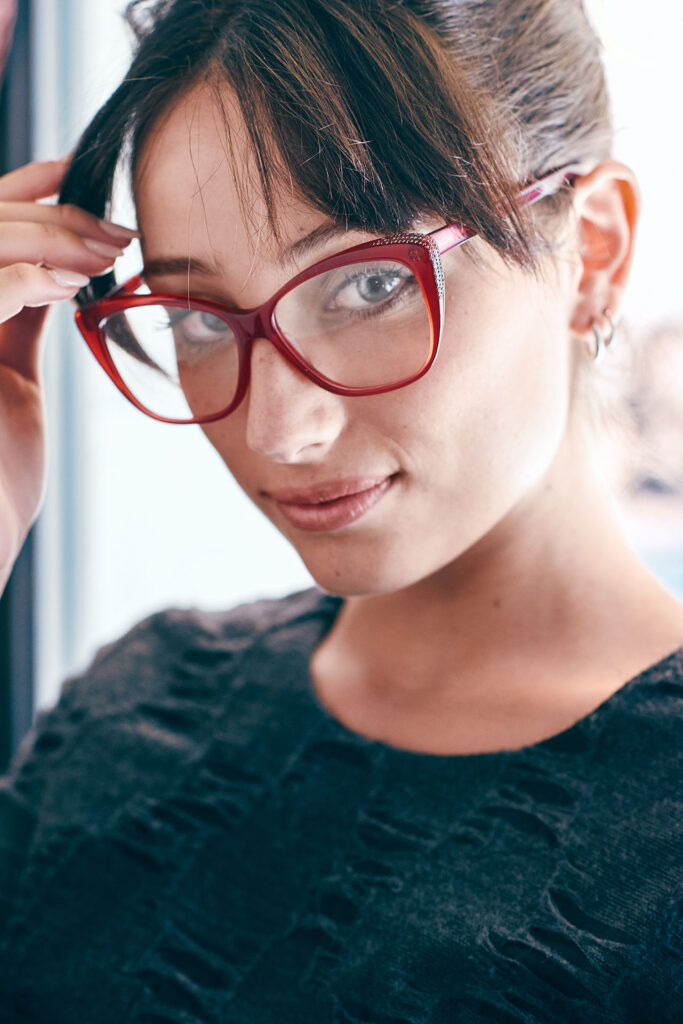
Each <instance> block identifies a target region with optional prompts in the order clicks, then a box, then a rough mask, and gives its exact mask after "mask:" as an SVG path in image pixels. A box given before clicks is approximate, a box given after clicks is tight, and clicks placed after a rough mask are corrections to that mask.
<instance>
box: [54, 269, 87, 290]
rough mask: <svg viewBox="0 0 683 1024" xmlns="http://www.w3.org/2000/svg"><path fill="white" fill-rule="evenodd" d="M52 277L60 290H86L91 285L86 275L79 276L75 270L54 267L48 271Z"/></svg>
mask: <svg viewBox="0 0 683 1024" xmlns="http://www.w3.org/2000/svg"><path fill="white" fill-rule="evenodd" d="M48 274H49V275H50V277H53V278H54V279H55V281H56V282H57V284H58V285H59V286H60V288H76V287H78V288H85V286H86V284H90V278H89V277H86V275H85V274H79V273H77V271H75V270H62V269H61V268H60V267H53V268H52V269H51V270H48Z"/></svg>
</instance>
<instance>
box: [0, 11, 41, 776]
mask: <svg viewBox="0 0 683 1024" xmlns="http://www.w3.org/2000/svg"><path fill="white" fill-rule="evenodd" d="M30 14H31V12H30V2H29V0H20V3H19V10H18V16H17V22H16V26H15V30H14V40H13V43H12V48H11V50H10V54H9V60H8V63H7V68H6V71H5V76H4V80H3V84H2V88H1V89H0V163H1V166H0V172H1V173H5V172H6V171H9V170H12V169H13V168H15V167H20V166H21V165H22V164H25V163H27V162H28V161H29V160H30V159H31V73H30V68H31V53H30ZM34 562H35V539H34V531H33V530H32V531H31V532H30V533H29V536H28V538H27V540H26V543H25V544H24V547H23V549H22V551H21V554H20V556H19V558H18V560H17V562H16V564H15V566H14V570H13V572H12V576H11V578H10V581H9V583H8V585H7V587H6V588H5V592H4V594H3V596H2V598H1V599H0V771H4V770H5V768H6V767H7V764H8V762H9V760H10V759H11V757H12V755H13V754H14V753H15V751H16V749H17V747H18V745H19V743H20V741H21V739H22V737H23V736H24V734H25V733H26V732H27V731H28V729H29V728H30V727H31V721H32V717H33V703H34V700H33V687H34V628H35V615H34V594H35V587H34Z"/></svg>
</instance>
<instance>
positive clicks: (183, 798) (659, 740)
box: [0, 588, 683, 1024]
mask: <svg viewBox="0 0 683 1024" xmlns="http://www.w3.org/2000/svg"><path fill="white" fill-rule="evenodd" d="M341 603H342V602H341V599H340V598H337V597H333V596H331V595H329V594H325V593H323V592H322V591H320V590H318V589H317V588H312V589H310V590H306V591H303V592H301V593H298V594H293V595H290V596H289V597H287V598H283V599H278V600H265V601H258V602H255V603H252V604H249V605H242V606H240V607H239V608H236V609H233V610H232V611H230V612H220V613H219V612H201V611H197V610H189V611H188V610H168V611H164V612H160V613H158V614H156V615H153V616H151V617H150V618H148V619H145V620H144V621H143V622H141V623H139V624H138V625H137V626H135V627H134V628H133V629H132V630H131V631H130V632H129V633H128V634H127V635H126V636H124V637H123V638H122V639H120V640H118V641H116V642H115V643H112V644H110V645H108V646H107V647H105V648H103V649H102V650H101V651H100V652H99V653H98V655H97V656H96V658H95V660H94V661H93V663H92V664H91V666H90V667H89V668H88V670H87V671H86V672H85V673H83V674H82V675H80V676H78V677H74V678H71V679H69V680H67V682H66V683H65V684H64V686H63V688H62V693H61V697H60V699H59V701H58V703H57V705H56V707H55V708H54V709H52V710H51V711H49V712H44V713H43V714H41V716H40V717H39V718H38V720H37V722H36V725H35V726H34V728H33V730H32V731H31V733H30V734H29V736H28V737H27V738H26V740H25V741H24V743H23V744H22V747H21V749H20V751H19V754H18V755H17V757H16V758H15V761H14V763H13V765H12V768H11V771H10V774H9V775H8V776H7V777H6V778H4V779H3V780H1V781H0V1021H2V1022H3V1024H24V1022H35V1024H43V1022H44V1024H67V1022H68V1024H167V1022H177V1024H475V1022H476V1024H482V1022H483V1024H487V1022H496V1024H520V1022H532V1024H574V1022H576V1024H594V1022H605V1024H626V1022H628V1024H682V1022H683V889H682V875H683V873H682V871H681V868H682V865H683V848H682V843H681V840H682V833H683V818H682V816H681V789H682V785H681V783H682V777H683V754H682V753H681V724H682V721H683V648H680V649H679V650H678V651H675V652H673V653H672V654H670V655H669V656H668V657H667V658H665V659H663V660H662V661H661V662H659V663H658V664H657V665H654V666H652V667H651V668H649V669H648V670H647V671H645V672H643V673H642V674H640V675H639V676H638V677H637V678H634V679H632V680H630V681H628V682H626V683H625V684H624V685H623V686H622V687H621V688H620V689H619V690H617V691H616V692H615V693H614V694H613V695H612V696H611V697H610V698H609V699H608V700H606V701H605V702H604V703H603V704H601V705H600V706H599V707H598V708H596V709H595V710H594V711H593V712H591V713H590V714H589V715H588V716H586V717H585V718H583V719H581V720H580V721H579V722H577V723H575V724H574V725H572V726H571V727H570V728H568V729H566V730H565V731H563V732H561V733H559V734H558V735H556V736H553V737H551V738H550V739H547V740H544V741H542V742H539V743H536V744H533V745H531V746H527V747H524V748H522V749H520V750H512V751H497V752H494V753H484V754H471V755H453V756H448V755H434V754H426V753H417V752H414V751H408V750H403V749H399V748H396V747H393V746H390V745H388V744H385V743H383V742H380V741H377V740H372V739H369V738H367V737H364V736H361V735H359V734H357V733H355V732H353V731H351V730H349V729H348V728H347V727H345V726H344V725H343V724H342V723H340V722H339V721H337V720H336V719H335V718H334V717H333V716H332V715H331V714H330V713H329V712H328V711H327V710H326V709H325V708H324V707H323V706H322V705H321V704H320V703H319V701H318V700H317V698H316V695H315V693H314V691H313V688H312V683H311V679H310V674H309V669H308V665H309V660H310V656H311V653H312V651H313V650H314V649H315V647H316V646H317V645H318V643H319V642H320V641H321V639H322V638H323V636H324V635H325V633H326V632H327V631H328V630H329V629H330V628H331V626H332V624H333V622H334V619H335V616H336V615H337V613H338V611H339V609H340V607H341Z"/></svg>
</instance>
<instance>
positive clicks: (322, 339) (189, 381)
mask: <svg viewBox="0 0 683 1024" xmlns="http://www.w3.org/2000/svg"><path fill="white" fill-rule="evenodd" d="M274 320H275V323H276V325H277V328H278V330H279V333H280V334H281V336H282V337H283V338H284V339H285V340H286V341H287V343H288V344H289V346H290V347H291V348H292V349H294V350H295V351H296V353H298V355H299V356H300V357H301V358H302V359H303V360H304V362H306V363H307V364H308V365H309V366H310V367H311V368H313V369H314V370H316V371H317V372H318V373H319V374H321V375H322V376H324V377H326V378H327V379H328V380H330V381H332V382H334V383H336V384H339V385H342V386H346V387H357V388H364V387H368V388H371V387H388V386H390V385H392V384H394V383H397V382H399V381H401V380H405V379H406V378H410V377H411V376H414V375H417V374H418V373H419V372H420V370H421V369H422V367H423V366H424V365H425V363H426V362H427V360H428V358H429V355H430V352H431V322H430V318H429V313H428V308H427V304H426V300H425V298H424V296H423V294H422V290H421V287H420V284H419V282H418V280H417V279H416V277H415V276H414V274H413V273H412V271H411V270H410V269H409V267H407V266H405V265H403V264H402V263H400V262H397V261H395V260H388V259H376V260H374V259H373V260H368V261H366V262H363V263H350V264H347V265H345V266H342V267H339V268H335V269H332V270H328V271H325V272H324V273H321V274H318V275H316V276H315V277H312V278H309V279H308V280H307V281H304V282H302V283H301V284H300V285H298V286H297V287H296V288H294V289H292V290H291V291H289V292H287V293H286V294H285V295H284V296H283V297H282V298H281V299H280V300H279V302H278V303H277V305H276V307H275V310H274ZM103 331H104V336H105V340H106V342H107V346H108V349H109V352H110V354H111V357H112V359H113V361H114V363H115V365H116V368H117V370H118V372H119V374H120V375H121V378H122V379H123V381H124V382H125V384H126V386H127V387H128V389H129V390H130V392H131V393H132V394H133V395H134V396H135V398H136V399H137V400H138V401H139V402H140V403H141V404H142V405H143V406H144V407H145V408H146V409H148V410H149V411H150V412H153V413H155V414H156V415H159V416H163V417H167V418H169V419H179V420H186V419H193V418H196V417H201V416H211V415H213V414H215V413H217V412H220V411H221V410H223V409H225V408H227V407H228V406H229V405H230V403H231V401H232V399H233V397H234V395H235V392H236V388H237V383H238V375H239V350H238V346H237V342H236V339H235V335H234V334H233V331H232V330H231V328H230V326H229V324H228V323H227V322H226V320H224V319H223V318H222V317H219V316H216V315H214V314H213V313H207V312H203V311H202V310H199V309H193V308H192V305H191V303H190V304H189V306H185V305H184V306H182V307H175V306H164V305H156V304H154V305H144V306H138V307H131V308H128V309H126V310H123V311H120V312H117V313H114V314H112V315H110V316H109V318H108V319H107V321H106V323H105V324H104V325H103Z"/></svg>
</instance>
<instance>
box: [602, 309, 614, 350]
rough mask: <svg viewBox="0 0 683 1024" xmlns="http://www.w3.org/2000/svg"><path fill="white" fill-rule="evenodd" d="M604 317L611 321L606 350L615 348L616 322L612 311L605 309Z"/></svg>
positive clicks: (606, 339)
mask: <svg viewBox="0 0 683 1024" xmlns="http://www.w3.org/2000/svg"><path fill="white" fill-rule="evenodd" d="M602 315H603V316H606V317H607V319H608V320H609V338H605V348H614V335H615V333H616V328H615V326H614V320H612V310H611V309H609V308H608V307H605V309H603V311H602Z"/></svg>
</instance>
